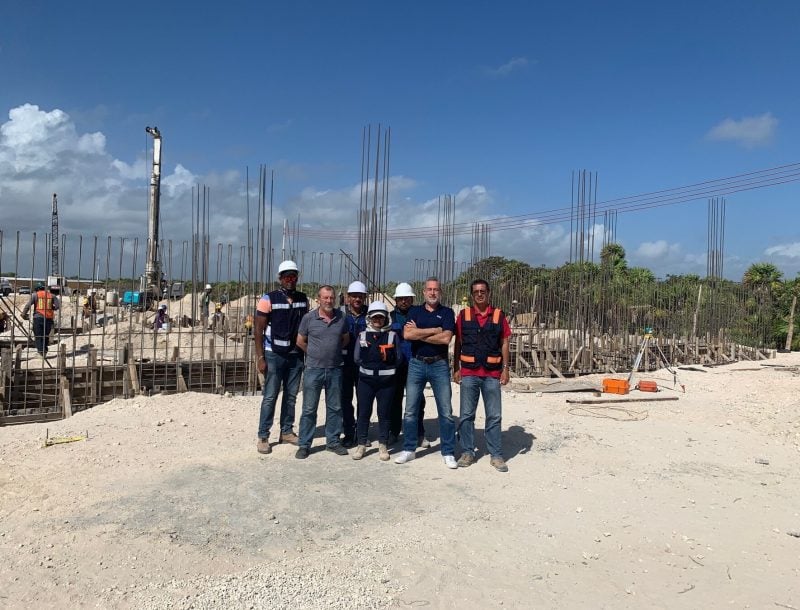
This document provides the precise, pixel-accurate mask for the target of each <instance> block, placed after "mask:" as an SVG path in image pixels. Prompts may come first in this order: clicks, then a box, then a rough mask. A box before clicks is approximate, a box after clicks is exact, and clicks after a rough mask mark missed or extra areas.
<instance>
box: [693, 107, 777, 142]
mask: <svg viewBox="0 0 800 610" xmlns="http://www.w3.org/2000/svg"><path fill="white" fill-rule="evenodd" d="M777 127H778V119H776V118H775V117H774V116H772V113H770V112H766V113H764V114H762V115H761V116H751V117H743V118H742V119H739V120H738V121H737V120H734V119H725V120H724V121H722V122H721V123H719V124H718V125H715V126H714V127H712V128H711V129H710V130H709V132H708V133H707V134H706V138H707V139H709V140H716V141H723V142H736V143H737V144H740V145H742V146H744V147H746V148H754V147H756V146H764V145H766V144H769V143H770V142H771V141H772V139H773V137H774V136H775V131H776V129H777Z"/></svg>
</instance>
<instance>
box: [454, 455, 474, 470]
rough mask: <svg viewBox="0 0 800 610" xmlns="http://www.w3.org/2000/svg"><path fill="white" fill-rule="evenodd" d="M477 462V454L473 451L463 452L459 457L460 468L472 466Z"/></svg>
mask: <svg viewBox="0 0 800 610" xmlns="http://www.w3.org/2000/svg"><path fill="white" fill-rule="evenodd" d="M474 463H475V456H474V455H472V454H471V453H462V454H461V457H460V458H458V467H459V468H466V467H467V466H472V465H473V464H474Z"/></svg>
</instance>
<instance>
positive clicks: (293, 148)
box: [0, 0, 800, 280]
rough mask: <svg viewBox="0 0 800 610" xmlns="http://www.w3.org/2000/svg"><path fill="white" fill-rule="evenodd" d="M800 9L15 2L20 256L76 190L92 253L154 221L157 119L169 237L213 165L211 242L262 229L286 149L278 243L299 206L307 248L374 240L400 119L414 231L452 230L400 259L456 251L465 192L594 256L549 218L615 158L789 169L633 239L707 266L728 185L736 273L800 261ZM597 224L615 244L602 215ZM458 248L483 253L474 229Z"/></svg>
mask: <svg viewBox="0 0 800 610" xmlns="http://www.w3.org/2000/svg"><path fill="white" fill-rule="evenodd" d="M799 24H800V3H797V2H794V1H788V0H787V1H773V2H741V1H737V0H734V1H726V2H716V1H710V2H702V3H697V2H684V1H677V2H670V3H661V4H658V5H656V4H655V3H642V2H633V1H630V2H615V1H611V2H605V3H597V2H588V1H587V2H569V1H566V2H559V3H530V2H517V1H507V2H502V3H490V2H450V1H442V2H430V3H421V2H420V3H415V2H411V3H399V2H395V3H373V2H337V3H333V2H322V1H320V2H308V1H305V2H304V1H297V2H291V3H288V2H269V1H264V2H236V1H231V2H226V3H219V2H206V1H203V0H195V1H194V2H182V1H174V2H149V1H142V2H137V3H127V4H125V5H124V6H123V5H122V4H120V3H111V2H106V3H101V2H88V1H80V0H78V1H76V2H71V3H57V2H54V1H48V2H45V1H37V0H29V1H26V2H21V1H18V0H9V1H7V2H4V3H2V4H1V5H0V214H2V215H1V216H0V228H1V229H2V231H3V247H2V251H0V266H1V267H2V270H3V271H4V272H5V271H7V270H8V269H9V268H14V266H15V264H17V263H15V262H14V252H15V250H16V241H15V240H16V233H17V231H19V232H20V235H21V237H20V240H21V246H20V249H21V255H20V259H21V260H23V261H27V260H29V259H30V258H31V257H32V256H33V255H32V254H31V253H30V245H31V243H32V234H33V233H34V232H35V233H36V234H37V252H39V253H40V254H41V253H42V252H43V246H42V236H43V235H45V234H47V233H49V232H50V210H51V207H50V206H51V199H52V193H54V192H55V193H58V202H59V221H60V231H61V233H62V234H65V235H66V236H67V241H68V246H67V248H68V250H69V252H70V253H72V257H71V258H70V261H72V262H70V264H71V265H73V266H74V264H75V262H74V258H75V256H74V253H75V252H76V250H77V249H78V248H77V247H76V243H77V240H78V239H80V238H82V239H83V240H84V242H85V243H90V242H91V240H93V238H94V237H95V236H97V237H99V239H100V242H101V243H105V241H106V239H107V237H108V236H111V237H112V238H114V239H115V240H116V239H118V238H123V237H124V238H126V239H127V238H134V237H138V238H139V239H140V240H143V239H145V238H146V233H147V188H148V183H149V175H150V171H151V170H150V162H149V157H148V154H149V147H151V146H152V142H151V140H150V138H149V136H147V135H146V134H145V130H144V127H145V126H148V125H157V126H158V127H159V129H160V130H161V132H162V134H163V159H162V161H163V178H162V198H161V206H162V218H161V224H162V230H161V237H162V238H164V239H168V240H171V241H173V242H174V244H180V243H181V242H182V241H183V240H186V239H188V238H189V237H190V235H191V230H192V223H191V221H190V220H189V218H191V210H192V187H197V186H198V185H203V186H207V187H208V188H209V189H210V191H209V192H210V193H211V195H210V197H211V202H212V203H211V221H210V237H211V241H212V243H215V244H216V243H222V244H225V245H226V247H227V244H233V247H234V248H239V246H240V244H242V243H245V242H246V240H247V237H246V236H247V225H248V223H247V212H246V210H247V206H246V190H247V189H246V186H245V184H246V182H245V177H246V174H247V173H248V172H249V176H250V198H251V206H252V205H253V200H254V198H257V194H256V189H255V186H256V180H257V175H258V168H259V166H260V165H262V164H263V165H266V166H267V167H269V168H270V169H271V170H274V172H275V174H274V175H275V188H274V203H273V221H274V222H273V239H274V243H275V244H280V242H281V232H282V228H283V219H284V218H287V219H289V221H290V222H291V223H293V224H294V223H298V218H299V226H300V234H299V238H298V242H297V247H298V249H299V250H300V251H302V252H305V257H306V259H304V260H310V259H311V253H313V252H325V253H329V252H338V251H339V248H344V249H345V250H346V251H349V252H355V250H356V243H355V242H354V241H353V240H343V239H342V237H343V236H346V232H347V231H353V230H355V229H356V228H357V212H358V207H359V195H360V188H361V153H362V132H363V128H364V127H365V126H366V125H373V126H375V125H377V124H379V123H380V124H381V125H382V126H388V127H390V128H391V149H390V153H391V154H390V165H389V167H390V170H389V175H390V180H389V229H390V232H391V231H392V230H395V229H407V228H413V227H421V228H428V232H427V237H424V238H417V239H402V240H401V239H393V240H391V241H390V242H389V245H388V249H387V253H388V276H389V277H390V279H396V280H402V279H405V278H407V277H408V276H409V274H410V273H411V270H412V267H413V265H414V261H415V260H416V259H432V258H434V257H435V256H436V254H435V253H436V238H435V236H434V237H431V236H430V234H431V228H432V227H433V228H435V227H436V225H437V217H438V200H439V198H440V197H441V196H444V195H451V196H453V197H454V198H455V222H457V223H467V224H465V225H464V226H465V227H469V223H474V222H482V223H485V224H487V225H489V226H495V225H496V224H497V223H498V219H503V218H509V217H515V216H519V215H525V216H524V219H525V222H519V223H516V222H513V221H511V222H505V223H502V222H500V224H497V226H496V228H495V229H493V230H492V232H491V240H490V243H491V246H490V254H492V255H497V256H506V257H508V258H515V259H519V260H524V261H526V262H528V263H530V264H533V265H536V266H539V265H547V266H553V265H559V264H563V263H564V262H565V261H567V260H568V259H569V255H570V254H569V251H570V223H569V222H568V221H566V222H543V220H544V219H545V217H544V214H543V213H544V212H545V211H548V210H554V209H560V210H564V209H566V210H567V213H568V212H569V207H570V203H571V200H572V198H573V195H572V175H573V173H574V172H576V171H580V170H587V171H588V172H592V174H593V175H595V173H596V176H597V181H598V189H597V196H596V200H597V202H598V203H599V207H600V209H605V207H608V208H615V207H617V204H615V203H614V202H615V201H616V200H618V199H620V198H625V197H637V196H641V195H643V194H647V193H653V192H656V191H662V190H666V189H678V188H681V187H686V186H688V185H694V184H699V183H704V182H708V181H713V180H717V179H722V178H728V177H734V176H739V175H743V174H752V173H753V172H760V171H762V170H768V169H770V168H775V167H786V166H788V167H789V169H788V170H784V171H785V172H788V173H784V174H781V179H780V180H779V179H777V178H775V177H774V175H773V178H772V179H771V180H767V181H766V182H767V186H764V187H763V188H756V189H747V190H742V188H733V189H730V191H725V192H724V193H723V191H722V190H719V189H717V190H714V188H711V189H708V190H706V191H704V192H703V193H702V194H698V195H697V196H696V197H693V198H691V199H692V200H690V201H685V202H682V203H677V204H675V205H666V206H661V207H656V208H650V209H642V210H638V211H626V210H625V209H624V208H623V207H617V209H618V218H617V224H616V236H617V241H619V242H620V243H621V244H622V245H623V246H624V248H625V249H626V252H627V258H628V262H629V264H630V265H635V266H646V267H649V268H651V269H652V270H653V271H654V272H655V273H656V275H658V276H660V277H664V276H666V275H667V274H678V273H698V274H700V275H705V271H706V260H707V259H706V250H707V242H708V211H707V210H708V198H709V197H710V196H714V195H722V194H724V196H725V198H726V202H727V204H726V205H727V207H726V224H725V259H724V274H725V276H726V277H729V278H731V279H741V276H742V274H743V273H744V271H745V270H746V268H747V267H748V266H749V265H750V264H751V263H754V262H773V263H775V264H776V265H777V266H778V267H779V268H780V269H781V270H782V271H783V272H784V273H785V274H786V276H787V277H794V276H795V275H796V274H797V273H798V271H800V223H798V222H797V218H798V215H797V213H796V212H795V208H796V206H797V203H798V202H799V201H800V181H798V179H799V178H800V172H799V171H798V169H800V166H798V165H797V164H798V163H800V151H799V150H798V147H797V142H798V141H800V117H799V116H798V110H797V109H798V108H800V79H798V78H797V66H798V65H800V45H798V43H797V41H798V38H799V35H800V31H799V30H800V25H799ZM373 128H374V127H373ZM776 182H782V184H774V183H776ZM715 184H717V185H718V184H719V183H712V186H713V185H715ZM720 188H721V187H720ZM619 205H620V206H621V205H622V204H621V203H620V204H619ZM604 206H605V207H604ZM252 209H253V207H251V213H252ZM537 218H539V219H540V221H537ZM562 218H563V216H562ZM254 221H255V218H253V219H252V221H251V222H254ZM501 226H504V227H510V228H506V229H505V230H500V227H501ZM592 226H593V231H594V232H595V234H596V236H597V237H596V239H595V244H596V246H595V247H596V249H597V252H596V253H595V256H597V254H599V244H600V243H601V238H600V235H601V234H602V231H603V227H602V216H600V217H598V218H597V219H596V221H595V222H594V223H593V225H592ZM423 232H424V231H423ZM304 234H305V235H307V236H306V237H304ZM84 247H86V246H84ZM103 247H105V246H103ZM175 248H176V249H180V248H179V246H178V245H176V246H175ZM455 253H456V259H458V260H469V258H470V256H471V236H470V234H469V229H468V230H467V231H465V232H464V234H459V235H458V236H457V237H456V243H455ZM84 256H85V255H84ZM300 256H301V255H298V258H299V257H300ZM25 264H27V263H24V262H23V263H19V266H20V267H19V268H20V269H21V268H22V267H24V266H25ZM36 264H37V265H39V266H41V264H42V263H41V262H37V263H36Z"/></svg>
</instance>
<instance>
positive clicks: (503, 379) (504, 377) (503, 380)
mask: <svg viewBox="0 0 800 610" xmlns="http://www.w3.org/2000/svg"><path fill="white" fill-rule="evenodd" d="M510 379H511V373H510V372H509V370H508V369H507V368H504V369H503V372H502V373H500V385H506V384H507V383H508V382H509V380H510Z"/></svg>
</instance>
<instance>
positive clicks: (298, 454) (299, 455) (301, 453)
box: [294, 447, 308, 460]
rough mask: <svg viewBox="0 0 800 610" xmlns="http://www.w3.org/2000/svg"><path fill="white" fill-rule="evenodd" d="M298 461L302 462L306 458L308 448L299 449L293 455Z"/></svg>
mask: <svg viewBox="0 0 800 610" xmlns="http://www.w3.org/2000/svg"><path fill="white" fill-rule="evenodd" d="M294 457H296V458H297V459H298V460H304V459H306V458H307V457H308V447H300V448H299V449H298V450H297V451H296V452H295V454H294Z"/></svg>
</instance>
